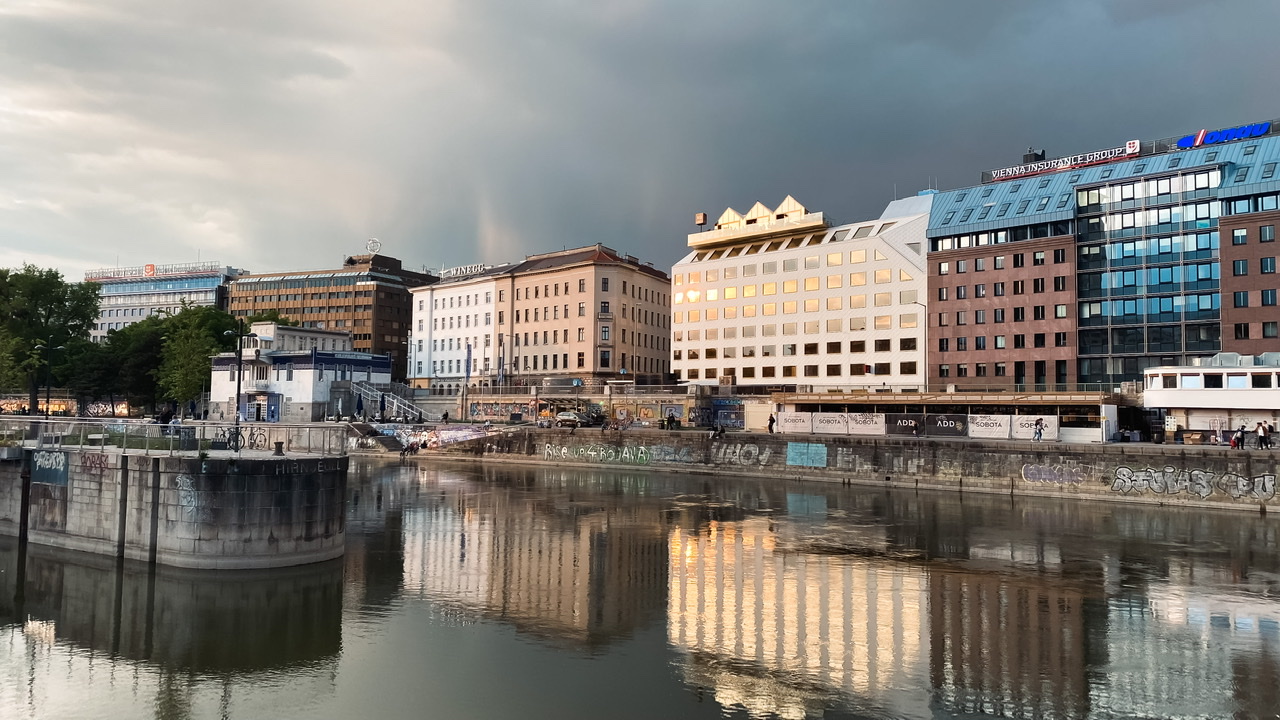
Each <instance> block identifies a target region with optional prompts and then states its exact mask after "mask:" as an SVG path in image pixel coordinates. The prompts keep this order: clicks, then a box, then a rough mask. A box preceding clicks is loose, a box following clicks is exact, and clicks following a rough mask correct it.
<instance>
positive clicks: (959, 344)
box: [956, 337, 969, 352]
mask: <svg viewBox="0 0 1280 720" xmlns="http://www.w3.org/2000/svg"><path fill="white" fill-rule="evenodd" d="M968 349H969V338H967V337H958V338H956V352H965V351H966V350H968Z"/></svg>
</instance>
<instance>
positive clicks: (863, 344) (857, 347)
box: [849, 340, 867, 353]
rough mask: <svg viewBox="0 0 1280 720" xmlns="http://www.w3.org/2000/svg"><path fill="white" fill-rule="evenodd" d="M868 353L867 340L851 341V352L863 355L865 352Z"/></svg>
mask: <svg viewBox="0 0 1280 720" xmlns="http://www.w3.org/2000/svg"><path fill="white" fill-rule="evenodd" d="M866 351H867V341H866V340H850V341H849V352H851V353H863V352H866Z"/></svg>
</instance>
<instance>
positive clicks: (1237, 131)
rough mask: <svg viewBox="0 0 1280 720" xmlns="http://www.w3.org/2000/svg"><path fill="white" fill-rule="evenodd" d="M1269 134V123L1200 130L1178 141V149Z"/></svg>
mask: <svg viewBox="0 0 1280 720" xmlns="http://www.w3.org/2000/svg"><path fill="white" fill-rule="evenodd" d="M1268 132H1271V123H1269V122H1264V123H1254V124H1252V125H1241V126H1240V127H1236V128H1227V129H1225V130H1214V131H1213V132H1209V131H1208V130H1201V131H1200V132H1198V133H1196V134H1194V135H1188V136H1186V137H1184V138H1182V139H1181V140H1179V141H1178V147H1180V148H1182V149H1183V150H1190V149H1191V148H1196V147H1200V146H1201V145H1216V144H1218V143H1224V142H1230V141H1231V140H1247V139H1249V138H1255V137H1260V136H1262V135H1266V134H1267V133H1268Z"/></svg>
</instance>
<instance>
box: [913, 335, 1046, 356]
mask: <svg viewBox="0 0 1280 720" xmlns="http://www.w3.org/2000/svg"><path fill="white" fill-rule="evenodd" d="M1068 345H1069V334H1068V333H1065V332H1056V333H1054V334H1053V346H1054V347H1068ZM1009 347H1012V348H1014V349H1021V348H1025V347H1027V336H1026V335H1023V334H1019V335H1014V336H1013V345H1009V344H1008V336H1005V335H992V336H991V348H990V349H992V350H1004V349H1007V348H1009ZM1031 347H1037V348H1042V347H1048V334H1047V333H1032V335H1031ZM952 348H954V350H955V352H968V351H969V350H970V347H969V338H968V337H956V338H938V352H944V353H945V352H952ZM972 349H973V350H986V349H988V348H987V336H986V335H975V336H974V337H973V348H972Z"/></svg>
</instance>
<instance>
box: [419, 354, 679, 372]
mask: <svg viewBox="0 0 1280 720" xmlns="http://www.w3.org/2000/svg"><path fill="white" fill-rule="evenodd" d="M599 353H600V355H599V364H598V367H599V368H600V369H609V368H611V367H612V366H613V360H614V354H613V351H612V350H600V351H599ZM618 360H619V361H620V362H619V363H618V368H619V369H621V370H626V371H628V372H640V373H657V372H665V371H666V363H665V362H664V361H663V360H661V359H660V358H655V357H641V356H638V355H633V356H632V357H631V358H630V360H631V361H632V362H633V363H635V366H628V365H627V360H628V358H627V353H621V354H619V355H618ZM586 366H587V354H586V353H585V352H579V353H577V364H576V365H574V366H573V367H575V368H585V367H586ZM466 369H467V365H466V362H465V361H464V360H456V361H455V360H433V361H432V362H431V373H432V375H441V374H445V375H452V374H462V373H464V372H465V371H466ZM568 369H570V366H569V353H560V354H555V353H551V354H547V355H522V356H517V357H513V358H512V359H511V368H510V372H520V371H538V370H568ZM504 370H505V368H504ZM418 372H419V373H421V372H422V363H418ZM491 372H493V370H492V369H491V366H490V365H489V359H488V358H485V359H484V363H483V365H481V364H480V359H479V358H472V359H471V373H472V374H478V373H484V374H490V373H491Z"/></svg>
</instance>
